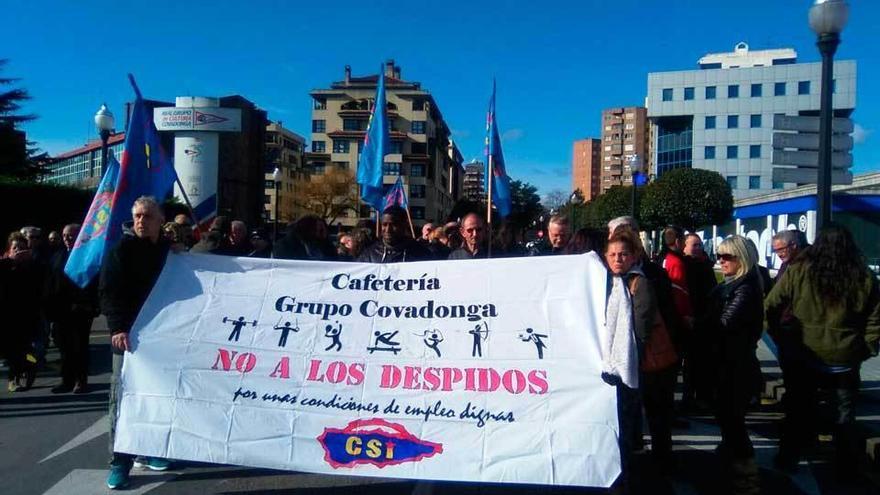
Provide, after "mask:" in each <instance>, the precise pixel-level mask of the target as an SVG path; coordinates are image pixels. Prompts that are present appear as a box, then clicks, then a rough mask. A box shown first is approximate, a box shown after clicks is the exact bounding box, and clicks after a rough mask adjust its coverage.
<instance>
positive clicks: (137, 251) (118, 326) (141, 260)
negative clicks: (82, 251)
mask: <svg viewBox="0 0 880 495" xmlns="http://www.w3.org/2000/svg"><path fill="white" fill-rule="evenodd" d="M168 248H169V244H168V242H167V241H165V240H164V239H161V238H160V239H159V241H158V242H156V243H155V244H154V243H153V242H151V241H150V240H149V239H141V238H140V237H134V236H124V237H123V238H122V241H120V242H119V244H117V245H116V246H115V247H114V248H113V249H112V250H111V251H110V252H109V253H108V254H107V257H106V258H105V259H104V265H103V267H102V268H101V281H100V285H99V288H98V291H99V293H100V296H101V311H102V312H103V313H104V314H105V315H106V316H107V327H108V328H109V329H110V332H111V333H113V334H116V333H128V332H129V331H130V330H131V326H132V325H133V324H134V320H135V318H137V315H138V313H139V312H140V310H141V307H142V306H143V305H144V302H145V301H146V300H147V296H149V295H150V291H151V290H153V285H155V284H156V279H158V278H159V273H161V272H162V268H163V267H164V266H165V259H166V257H167V256H168Z"/></svg>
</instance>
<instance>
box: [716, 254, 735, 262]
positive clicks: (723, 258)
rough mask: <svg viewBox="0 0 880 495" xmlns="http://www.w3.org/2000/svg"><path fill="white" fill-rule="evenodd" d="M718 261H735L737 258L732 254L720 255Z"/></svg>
mask: <svg viewBox="0 0 880 495" xmlns="http://www.w3.org/2000/svg"><path fill="white" fill-rule="evenodd" d="M718 259H719V260H721V261H735V260H736V256H734V255H732V254H719V255H718Z"/></svg>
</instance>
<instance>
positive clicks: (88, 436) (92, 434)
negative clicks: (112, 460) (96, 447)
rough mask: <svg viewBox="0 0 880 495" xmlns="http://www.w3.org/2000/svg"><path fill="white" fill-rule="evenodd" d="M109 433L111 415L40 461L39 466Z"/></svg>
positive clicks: (103, 417)
mask: <svg viewBox="0 0 880 495" xmlns="http://www.w3.org/2000/svg"><path fill="white" fill-rule="evenodd" d="M109 431H110V415H109V414H105V415H104V416H102V417H101V419H99V420H98V421H95V424H93V425H92V426H89V427H88V428H86V429H85V430H83V431H82V432H81V433H80V434H79V435H77V436H75V437H74V438H73V440H71V441H69V442H67V443H65V444H64V445H62V446H61V448H59V449H58V450H56V451H55V452H52V453H51V454H49V455H48V456H46V457H45V458H43V460H42V461H40V462H39V464H42V463H44V462H46V461H48V460H49V459H52V458H54V457H58V456H59V455H61V454H63V453H65V452H67V451H69V450H73V449H75V448H77V447H79V446H80V445H82V444H84V443H86V442H88V441H90V440H93V439H95V438H98V437H99V436H101V435H103V434H104V433H107V432H109Z"/></svg>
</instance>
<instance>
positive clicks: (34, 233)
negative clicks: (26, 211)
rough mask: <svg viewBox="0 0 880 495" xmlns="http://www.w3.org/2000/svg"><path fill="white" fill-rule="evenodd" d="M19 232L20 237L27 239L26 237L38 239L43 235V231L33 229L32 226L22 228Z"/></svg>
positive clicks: (37, 228)
mask: <svg viewBox="0 0 880 495" xmlns="http://www.w3.org/2000/svg"><path fill="white" fill-rule="evenodd" d="M19 232H21V235H23V236H25V237H28V236H34V237H40V236H42V235H43V230H42V229H41V228H39V227H34V226H33V225H28V226H27V227H22V228H21V230H20V231H19Z"/></svg>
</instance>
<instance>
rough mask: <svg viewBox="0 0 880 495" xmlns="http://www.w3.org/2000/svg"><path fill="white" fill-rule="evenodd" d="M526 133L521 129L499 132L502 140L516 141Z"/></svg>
mask: <svg viewBox="0 0 880 495" xmlns="http://www.w3.org/2000/svg"><path fill="white" fill-rule="evenodd" d="M525 135H526V131H524V130H522V129H508V130H506V131H504V133H503V134H501V140H502V141H518V140H520V139H522V138H523V136H525Z"/></svg>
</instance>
